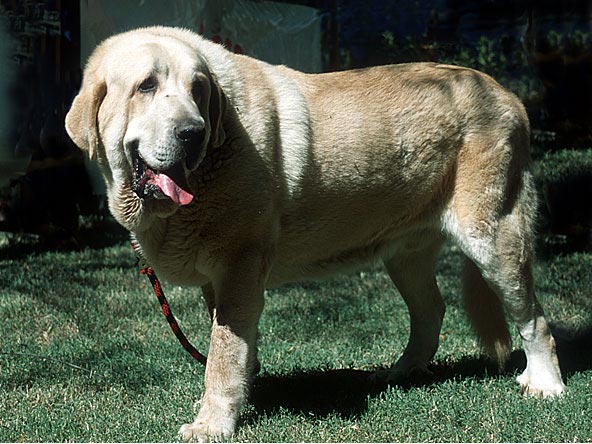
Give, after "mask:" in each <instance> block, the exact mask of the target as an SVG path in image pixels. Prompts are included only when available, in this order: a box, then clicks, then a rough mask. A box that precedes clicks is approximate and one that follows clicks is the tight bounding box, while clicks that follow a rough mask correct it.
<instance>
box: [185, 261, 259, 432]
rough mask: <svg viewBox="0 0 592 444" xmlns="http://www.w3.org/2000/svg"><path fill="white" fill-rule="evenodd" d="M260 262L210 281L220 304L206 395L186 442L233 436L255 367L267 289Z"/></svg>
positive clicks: (227, 271) (189, 426) (244, 263)
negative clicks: (259, 327)
mask: <svg viewBox="0 0 592 444" xmlns="http://www.w3.org/2000/svg"><path fill="white" fill-rule="evenodd" d="M261 262H262V261H260V260H258V259H256V260H250V261H246V260H242V261H240V262H239V263H238V264H234V265H233V266H231V267H225V271H224V272H223V273H220V275H219V277H218V278H217V279H214V280H213V281H212V288H213V290H214V295H215V301H216V303H215V309H214V316H213V320H212V337H211V341H210V349H209V352H208V364H207V366H206V375H205V392H204V395H203V398H202V400H201V406H200V410H199V413H198V415H197V418H196V419H195V421H194V422H193V423H192V424H186V425H184V426H183V427H181V430H180V431H179V434H180V437H181V439H182V440H184V441H212V440H220V439H226V438H229V437H230V436H231V435H232V433H233V432H234V429H235V427H236V422H237V419H238V416H239V414H240V411H241V409H242V407H243V405H244V404H245V401H246V399H247V396H248V392H249V388H250V383H251V376H252V374H253V368H254V365H255V363H256V362H257V324H258V322H259V317H260V315H261V311H262V309H263V292H264V285H265V284H264V282H265V273H264V272H263V270H262V269H263V267H261Z"/></svg>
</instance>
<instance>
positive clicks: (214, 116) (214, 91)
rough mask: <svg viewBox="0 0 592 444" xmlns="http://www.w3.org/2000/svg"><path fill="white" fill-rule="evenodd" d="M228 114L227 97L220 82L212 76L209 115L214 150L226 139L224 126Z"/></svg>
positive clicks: (211, 141)
mask: <svg viewBox="0 0 592 444" xmlns="http://www.w3.org/2000/svg"><path fill="white" fill-rule="evenodd" d="M225 112H226V96H225V95H224V92H223V91H222V89H221V88H220V85H219V84H218V82H217V81H216V80H215V79H213V78H212V77H211V76H210V103H209V107H208V113H209V118H210V128H211V130H210V131H211V132H210V143H211V144H212V146H213V147H214V148H217V147H219V146H220V145H222V144H223V143H224V140H225V139H226V132H225V131H224V126H223V125H222V120H223V118H224V113H225Z"/></svg>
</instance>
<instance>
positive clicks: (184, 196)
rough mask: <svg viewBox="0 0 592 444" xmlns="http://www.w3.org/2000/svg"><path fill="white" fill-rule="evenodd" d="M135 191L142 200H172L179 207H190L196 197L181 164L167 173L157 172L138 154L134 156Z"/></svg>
mask: <svg viewBox="0 0 592 444" xmlns="http://www.w3.org/2000/svg"><path fill="white" fill-rule="evenodd" d="M133 190H134V192H135V193H136V194H137V195H138V197H140V198H141V199H146V198H154V199H170V200H172V201H173V202H174V203H176V204H177V205H188V204H190V203H191V202H192V201H193V197H194V196H193V194H191V191H190V189H189V184H188V183H187V177H186V175H185V170H184V168H183V165H182V164H181V163H178V164H177V165H175V166H174V167H172V168H169V169H168V170H166V171H157V170H154V169H152V168H150V167H149V166H148V164H147V163H146V162H145V161H144V159H142V158H141V157H140V156H139V154H137V153H135V156H134V186H133Z"/></svg>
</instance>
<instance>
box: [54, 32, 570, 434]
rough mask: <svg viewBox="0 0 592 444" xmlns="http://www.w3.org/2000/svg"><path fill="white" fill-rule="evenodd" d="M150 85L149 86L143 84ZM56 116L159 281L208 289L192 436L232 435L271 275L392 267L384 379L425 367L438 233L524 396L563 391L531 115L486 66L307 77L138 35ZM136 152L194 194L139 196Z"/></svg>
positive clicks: (102, 58) (186, 430)
mask: <svg viewBox="0 0 592 444" xmlns="http://www.w3.org/2000/svg"><path fill="white" fill-rule="evenodd" d="M150 76H153V77H154V78H156V79H158V88H157V89H156V90H155V91H154V92H151V93H150V94H144V93H141V92H139V89H138V85H141V84H142V82H143V81H145V80H146V79H147V78H149V77H150ZM196 82H197V83H198V86H199V88H198V90H197V92H196V89H195V88H194V87H195V85H196ZM187 119H192V121H195V122H199V124H202V125H204V126H205V128H206V139H205V141H204V145H203V146H202V145H200V146H195V147H192V148H191V149H190V150H189V151H188V152H184V151H183V150H181V149H180V148H179V145H178V143H177V142H176V141H175V140H174V137H171V136H170V134H172V129H173V128H175V125H178V124H179V122H182V121H184V120H187ZM66 126H67V130H68V133H69V134H70V136H71V137H72V139H73V140H74V141H75V142H76V143H77V144H78V145H79V146H80V147H81V148H82V149H85V150H88V151H89V153H90V154H96V158H97V160H98V162H99V165H100V166H101V168H102V170H103V173H104V176H105V180H106V183H107V189H108V197H109V204H110V208H111V211H112V212H113V215H114V216H115V217H116V219H117V220H118V221H119V222H120V223H121V224H122V225H123V226H125V227H126V228H127V229H129V230H130V231H131V232H132V233H133V234H134V235H135V236H136V238H137V239H138V240H139V242H140V243H141V246H142V249H143V251H144V254H145V255H146V257H147V259H148V261H149V262H150V263H151V264H152V265H153V267H154V268H155V270H156V271H157V272H158V274H159V275H160V276H162V277H163V278H165V279H167V280H168V281H170V282H173V283H177V284H187V285H200V286H204V293H205V296H206V299H207V302H208V307H209V308H210V311H211V313H212V317H213V325H212V337H211V345H210V350H209V361H208V366H207V369H206V378H205V393H204V396H203V399H202V402H201V409H200V411H199V414H198V416H197V418H196V420H195V422H194V423H192V424H188V425H185V426H183V427H182V429H181V431H180V433H181V437H182V438H183V439H186V440H190V439H197V440H203V439H215V438H220V437H228V436H230V435H231V434H232V433H233V431H234V429H235V426H236V421H237V418H238V415H239V413H240V410H241V408H242V406H243V405H244V403H245V400H246V397H247V393H248V388H249V382H250V378H251V377H252V371H253V368H255V366H256V365H257V364H256V363H257V347H256V338H257V323H258V320H259V316H260V314H261V311H262V308H263V292H264V289H265V287H268V286H273V285H280V284H282V283H285V282H289V281H294V280H300V279H310V278H319V277H323V276H326V275H329V274H332V273H336V272H342V271H347V270H352V269H356V268H358V267H360V266H361V265H364V264H367V263H369V262H374V261H383V262H384V263H385V264H386V266H387V269H388V271H389V274H390V276H391V277H392V279H393V281H394V282H395V284H396V285H397V287H398V288H399V290H400V292H401V294H402V295H403V297H404V299H405V301H406V303H407V305H408V307H409V311H410V316H411V335H410V339H409V344H408V346H407V348H406V350H405V353H404V354H403V356H402V358H401V359H400V360H399V362H398V363H397V365H396V366H395V369H394V370H395V371H397V372H410V371H415V370H425V369H426V366H427V364H428V362H429V360H430V359H431V358H432V356H433V354H434V353H435V351H436V348H437V345H438V335H439V330H440V326H441V322H442V317H443V315H444V305H443V302H442V299H441V296H440V293H439V290H438V287H437V284H436V280H435V277H434V264H435V258H436V255H437V252H438V249H439V246H440V244H441V242H442V240H443V239H444V238H445V237H448V238H450V239H452V240H453V241H454V242H456V243H457V244H458V245H459V247H460V248H461V249H462V251H463V252H464V253H465V254H466V255H467V257H468V258H469V260H470V261H471V263H472V264H474V266H473V269H472V270H471V272H470V276H469V277H468V279H467V281H466V282H467V285H465V289H466V292H467V296H466V298H467V306H468V307H469V308H470V309H469V310H468V311H469V314H470V316H471V318H472V321H473V324H474V325H475V327H476V330H477V333H478V334H480V335H481V339H482V342H483V343H484V345H485V346H486V348H487V349H489V350H490V351H492V352H493V353H494V354H496V355H497V356H498V358H499V359H500V360H503V359H504V358H505V357H507V354H508V347H509V337H508V333H507V329H506V327H505V321H504V314H503V312H502V303H503V306H504V307H505V309H506V310H507V312H508V315H509V317H510V318H511V319H512V320H513V321H514V322H516V324H517V326H518V329H519V331H520V334H521V336H522V338H523V341H524V347H525V351H526V354H527V361H528V364H527V368H526V370H525V371H524V373H523V374H522V375H521V376H520V378H519V382H520V384H521V385H522V387H523V391H525V392H527V393H533V394H538V395H542V396H552V395H558V394H560V393H561V392H562V391H563V383H562V381H561V375H560V372H559V367H558V364H557V359H556V355H555V351H554V346H553V338H552V337H551V334H550V332H549V330H548V328H547V325H546V322H545V318H544V315H543V313H542V310H541V309H540V306H539V305H538V303H537V302H536V298H535V296H534V287H533V283H532V276H531V272H530V266H531V263H532V261H533V260H534V258H533V245H532V244H533V218H534V214H535V207H536V197H535V193H534V189H533V185H532V177H531V175H530V172H529V165H530V157H529V153H528V150H529V143H528V141H529V126H528V120H527V117H526V114H525V112H524V109H523V107H522V105H521V104H520V103H519V101H518V100H517V99H516V98H515V97H514V96H513V95H512V94H510V93H508V92H507V91H505V90H504V89H503V88H501V87H500V86H499V85H498V84H497V83H496V82H495V81H494V80H492V79H491V78H490V77H488V76H486V75H484V74H482V73H479V72H476V71H473V70H470V69H465V68H459V67H453V66H446V65H437V64H433V63H423V64H406V65H393V66H382V67H375V68H369V69H363V70H356V71H346V72H338V73H328V74H318V75H308V74H303V73H299V72H297V71H294V70H291V69H289V68H286V67H281V66H280V67H277V66H271V65H268V64H266V63H263V62H260V61H258V60H255V59H252V58H249V57H245V56H240V55H235V54H231V53H230V52H227V51H226V50H224V49H223V48H222V47H221V46H218V45H215V44H213V43H211V42H209V41H207V40H204V39H202V38H201V37H199V36H197V35H196V34H193V33H191V32H189V31H185V30H179V29H173V28H145V29H139V30H136V31H132V32H128V33H125V34H121V35H118V36H114V37H112V38H110V39H108V40H107V41H105V42H104V43H103V44H101V45H100V46H99V47H98V48H97V49H96V51H95V52H94V54H93V55H92V57H91V58H90V60H89V62H88V65H87V67H86V70H85V75H84V82H83V85H82V88H81V91H80V93H79V95H78V96H77V98H76V100H75V101H74V104H73V106H72V109H71V111H70V112H69V114H68V116H67V118H66ZM134 147H137V149H138V150H139V152H140V153H141V155H142V156H143V157H144V158H145V159H150V162H151V166H153V167H154V168H158V167H159V165H160V163H162V165H165V164H167V165H168V164H170V162H181V163H183V165H184V168H185V173H186V176H187V180H188V183H189V185H190V187H191V190H192V192H193V194H194V195H195V196H196V197H195V199H194V201H193V202H192V203H191V204H189V205H186V206H177V205H176V204H174V203H173V202H172V201H167V200H166V199H165V200H163V199H154V198H146V199H140V198H139V197H138V196H137V195H136V194H135V193H134V192H133V191H132V189H131V186H132V183H133V175H132V174H133V172H132V166H131V160H130V158H131V153H132V152H133V150H134V149H136V148H134ZM185 156H186V157H185ZM189 158H192V159H197V162H196V165H190V163H191V162H189V160H188V159H189ZM167 162H168V163H167ZM152 164H154V165H152ZM163 168H164V167H163ZM495 298H499V301H501V302H499V301H497V300H496V299H495ZM480 301H481V302H484V303H485V305H484V307H485V309H486V310H487V311H486V312H484V311H481V310H479V309H478V307H479V306H480ZM484 313H487V315H484ZM488 316H489V319H486V318H487V317H488ZM483 322H489V324H487V325H484V324H483ZM496 344H497V345H496Z"/></svg>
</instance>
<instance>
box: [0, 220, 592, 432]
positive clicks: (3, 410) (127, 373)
mask: <svg viewBox="0 0 592 444" xmlns="http://www.w3.org/2000/svg"><path fill="white" fill-rule="evenodd" d="M99 222H100V221H99ZM99 222H97V221H95V223H94V225H93V226H94V230H98V231H99V232H100V233H102V237H101V240H99V241H100V242H101V243H102V244H97V243H96V242H97V241H98V240H97V239H96V238H92V237H90V229H91V227H90V226H87V227H86V228H85V230H86V231H84V230H83V234H84V232H86V234H87V235H88V236H87V240H86V241H84V239H83V241H82V244H83V246H84V247H85V248H84V249H83V250H82V251H80V252H66V253H59V252H50V251H45V250H44V248H43V246H41V245H39V244H38V243H37V242H36V241H35V239H32V238H23V237H11V236H7V235H1V234H0V319H1V320H2V321H1V326H2V333H1V336H0V441H20V442H23V441H24V442H29V441H84V442H87V441H118V442H126V441H134V442H137V441H142V442H161V441H174V440H176V432H177V430H178V427H179V426H180V425H181V424H182V423H184V422H189V421H191V420H192V419H193V415H194V414H195V409H196V406H195V405H194V403H195V401H196V400H197V399H199V396H200V393H201V390H202V388H203V377H204V370H203V368H202V367H201V366H200V365H199V364H197V362H195V361H193V360H192V359H191V357H190V356H189V355H188V354H187V353H186V352H185V351H184V350H183V349H182V348H181V347H180V346H179V345H178V343H177V342H176V339H175V337H174V336H173V334H172V333H171V332H170V330H169V327H168V325H167V324H166V322H165V320H164V318H163V317H162V315H161V313H160V309H159V307H158V303H157V301H156V298H154V296H153V294H152V290H151V288H150V287H149V283H148V281H147V279H146V278H145V277H143V276H139V275H138V273H137V270H136V268H135V259H134V256H133V253H132V251H131V249H130V247H129V245H128V244H127V242H126V241H125V240H124V237H123V235H122V234H121V233H120V232H119V231H113V229H112V228H113V227H112V226H111V225H110V223H109V221H108V220H107V221H103V223H102V225H101V224H100V223H99ZM94 232H96V231H94ZM83 237H84V236H83ZM103 241H104V242H103ZM460 265H461V255H460V253H459V252H458V251H457V250H455V249H454V248H452V247H447V248H446V249H445V251H444V252H443V254H442V256H441V260H440V265H439V268H438V282H439V285H440V288H441V291H442V294H443V296H444V298H445V300H446V303H447V312H446V316H445V319H444V326H443V329H442V335H441V345H440V349H439V351H438V353H437V355H436V357H435V361H434V364H433V367H432V371H433V375H432V376H431V377H429V378H426V379H424V380H402V381H400V383H399V384H396V385H392V386H389V387H387V386H385V385H383V384H381V383H380V382H377V381H375V380H373V379H372V377H371V376H372V374H373V372H374V371H375V370H377V369H385V368H388V367H389V366H390V365H391V364H392V363H393V362H394V361H395V360H396V359H397V357H398V356H399V354H400V353H401V352H402V350H403V348H404V346H405V344H406V340H407V334H408V329H409V321H408V317H407V310H406V308H405V306H404V304H403V302H402V300H401V298H400V296H399V295H398V293H397V292H396V290H395V289H394V287H393V286H392V284H391V283H390V281H389V279H388V277H387V275H386V273H385V272H384V271H383V270H381V269H380V268H376V269H368V270H366V271H364V272H362V273H358V274H356V275H353V276H345V277H343V276H342V277H338V278H335V279H333V280H331V281H328V282H323V283H310V284H304V285H292V286H287V287H283V288H280V289H276V290H270V291H269V292H268V294H267V299H266V303H267V305H266V308H265V311H264V315H263V319H262V322H261V325H260V333H261V335H260V359H261V363H262V369H261V372H260V374H259V376H258V378H257V379H256V381H255V387H254V390H253V393H252V399H251V403H250V405H249V406H248V407H247V408H246V409H245V411H244V413H243V415H242V420H241V425H240V427H239V429H238V433H237V434H236V436H235V437H234V439H235V440H237V441H276V442H277V441H299V442H302V441H323V442H326V441H356V442H375V441H383V442H384V441H412V442H418V441H420V442H421V441H444V442H446V441H463V442H470V441H504V442H508V441H514V442H525V441H555V442H556V441H592V419H591V418H592V333H591V331H592V330H591V329H590V327H591V326H592V297H591V294H590V291H591V289H592V254H589V253H566V252H564V253H561V254H548V255H542V256H541V257H540V259H539V262H538V264H537V266H536V269H535V275H536V283H537V293H538V297H539V299H540V301H541V302H542V304H543V306H544V307H545V310H546V312H547V315H548V317H549V318H550V320H551V321H552V322H553V323H554V325H555V329H556V331H557V332H558V336H559V338H558V343H559V344H558V349H559V353H560V361H561V366H562V369H563V372H564V378H565V381H566V383H567V386H568V392H567V394H566V395H565V396H564V397H563V398H561V399H557V400H552V401H548V400H538V399H527V398H523V397H521V396H520V395H519V390H518V386H517V385H516V384H515V383H514V378H515V377H516V376H517V374H518V373H519V371H521V370H522V368H523V366H524V354H523V353H522V351H521V344H520V342H519V341H518V339H517V337H516V333H515V330H514V335H515V342H516V344H515V347H516V349H515V351H514V352H513V354H512V360H511V363H510V365H509V366H508V368H507V369H506V371H505V372H503V373H498V372H497V370H496V369H495V366H494V365H493V364H492V363H491V362H489V361H488V360H487V359H485V358H484V357H483V356H482V354H481V352H480V350H479V348H478V345H477V343H476V340H475V337H474V336H473V334H472V333H471V331H470V328H469V325H468V322H467V321H466V319H465V315H464V312H463V311H462V308H461V305H462V304H461V300H460V280H459V278H458V275H459V270H460ZM164 288H165V292H166V294H167V296H168V298H169V300H170V302H171V305H172V308H173V310H174V312H175V313H176V315H177V317H178V318H179V322H180V324H181V326H182V328H183V329H184V330H185V332H186V334H187V335H188V336H189V337H190V339H191V340H192V342H193V343H194V345H195V346H196V347H197V348H198V349H200V350H202V351H207V345H208V337H209V331H208V324H209V320H208V315H207V310H206V309H205V305H204V303H203V302H202V300H201V294H200V290H198V289H192V288H181V287H174V286H170V285H166V284H165V287H164Z"/></svg>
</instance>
